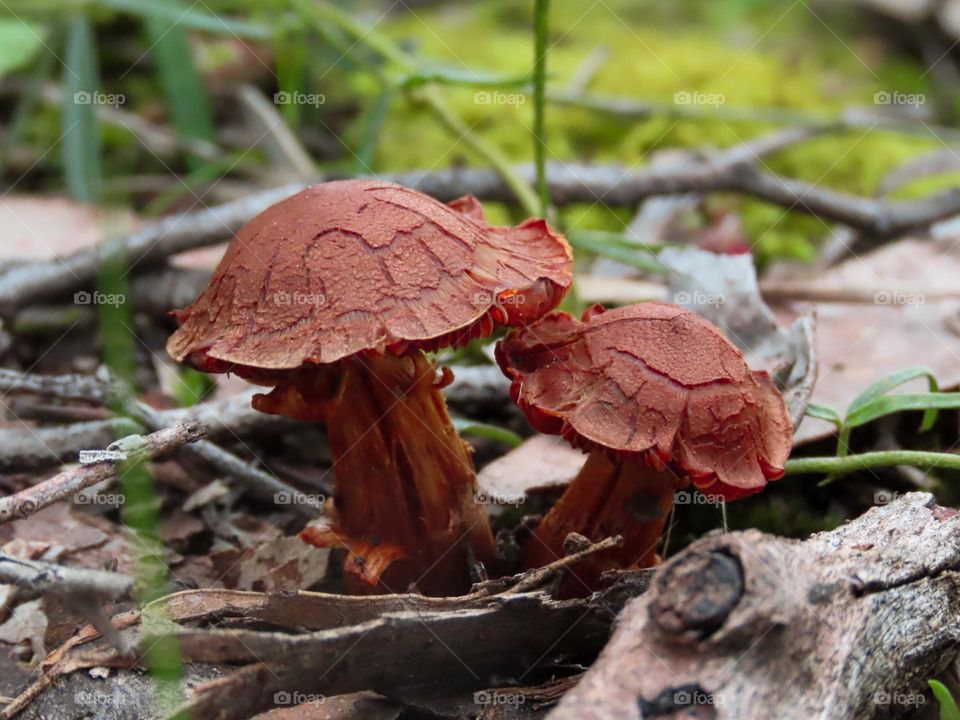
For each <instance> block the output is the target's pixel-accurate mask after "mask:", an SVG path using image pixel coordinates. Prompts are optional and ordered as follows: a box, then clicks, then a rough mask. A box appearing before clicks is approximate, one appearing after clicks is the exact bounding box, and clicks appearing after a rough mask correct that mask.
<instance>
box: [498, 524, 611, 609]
mask: <svg viewBox="0 0 960 720" xmlns="http://www.w3.org/2000/svg"><path fill="white" fill-rule="evenodd" d="M584 540H586V541H587V547H585V548H583V549H581V550H577V551H576V552H572V553H569V554H567V555H564V556H563V557H562V558H560V559H559V560H554V561H553V562H552V563H550V564H549V565H544V566H543V567H540V568H536V569H535V570H531V571H530V572H528V573H526V574H524V575H523V576H522V577H521V578H520V580H519V582H517V584H516V585H514V586H513V587H512V588H510V589H509V590H506V591H504V593H503V594H504V595H514V594H516V593H522V592H530V591H531V590H534V589H536V588H539V587H543V585H545V584H546V583H548V582H550V580H552V579H553V578H555V577H557V576H558V575H560V574H561V573H562V572H563V571H565V570H567V569H568V568H570V567H572V566H573V565H576V564H577V563H578V562H580V561H581V560H583V559H584V558H585V557H588V556H590V555H593V554H594V553H598V552H603V551H604V550H609V549H610V548H615V547H620V546H621V545H623V538H622V537H621V536H620V535H617V536H616V537H609V538H604V539H603V540H601V541H600V542H597V543H591V542H590V541H589V540H587V539H586V538H584Z"/></svg>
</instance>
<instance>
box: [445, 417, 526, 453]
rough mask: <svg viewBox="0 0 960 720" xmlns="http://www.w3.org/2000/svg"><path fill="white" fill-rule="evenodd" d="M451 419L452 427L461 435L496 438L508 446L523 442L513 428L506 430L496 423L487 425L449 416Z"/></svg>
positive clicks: (515, 445)
mask: <svg viewBox="0 0 960 720" xmlns="http://www.w3.org/2000/svg"><path fill="white" fill-rule="evenodd" d="M451 421H452V422H453V427H454V428H456V430H457V432H458V433H460V434H461V435H473V436H474V437H482V438H487V439H488V440H496V441H497V442H502V443H504V444H506V445H509V446H510V447H517V446H518V445H520V443H522V442H523V438H522V437H520V436H519V435H517V434H516V433H515V432H513V430H507V429H506V428H502V427H497V426H496V425H489V424H487V423H482V422H476V421H474V420H467V419H464V418H451Z"/></svg>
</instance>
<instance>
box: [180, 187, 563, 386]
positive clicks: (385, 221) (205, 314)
mask: <svg viewBox="0 0 960 720" xmlns="http://www.w3.org/2000/svg"><path fill="white" fill-rule="evenodd" d="M572 272H573V261H572V255H571V251H570V247H569V245H568V244H567V242H566V240H565V239H564V238H563V236H561V235H559V234H558V233H556V232H554V231H553V230H552V229H551V228H550V226H549V225H548V224H547V223H546V222H545V221H543V220H528V221H526V222H524V223H522V224H521V225H518V226H517V227H512V228H500V227H492V226H490V225H489V224H487V222H486V219H485V217H484V213H483V209H482V207H481V206H480V204H479V203H478V202H477V201H476V199H474V198H472V197H465V198H461V199H460V200H457V201H454V202H453V203H451V204H450V205H444V204H443V203H440V202H438V201H437V200H434V199H433V198H431V197H429V196H427V195H424V194H423V193H420V192H417V191H415V190H411V189H409V188H405V187H402V186H400V185H394V184H392V183H386V182H381V181H378V180H343V181H337V182H329V183H324V184H321V185H315V186H313V187H309V188H307V189H305V190H303V191H301V192H299V193H297V194H296V195H294V196H293V197H290V198H288V199H286V200H284V201H282V202H280V203H277V204H276V205H273V206H272V207H270V208H268V209H267V210H265V211H264V212H262V213H261V214H260V215H258V216H257V217H255V218H254V219H253V220H251V221H250V222H249V223H248V224H247V225H246V226H244V227H243V228H242V229H241V230H240V232H238V233H237V235H236V237H235V238H234V239H233V241H232V242H231V244H230V247H229V248H228V250H227V252H226V254H225V255H224V257H223V259H222V260H221V261H220V264H219V265H218V266H217V269H216V271H215V272H214V275H213V278H212V279H211V281H210V284H209V286H208V287H207V288H206V290H204V292H203V293H202V294H201V295H200V297H199V298H198V299H197V300H196V301H195V302H194V303H193V304H192V305H190V306H189V307H187V308H186V309H184V310H180V311H176V312H174V315H175V317H176V318H177V320H178V321H179V322H180V327H179V329H178V330H177V331H176V332H174V334H173V335H172V336H171V337H170V340H169V342H168V343H167V351H168V352H169V353H170V355H171V356H172V357H173V358H174V359H175V360H177V361H179V362H183V361H186V362H187V363H189V364H191V365H193V366H194V367H197V368H199V369H202V370H208V371H225V370H230V369H236V370H237V371H238V372H241V374H243V369H244V368H246V369H247V370H248V371H249V370H251V369H257V370H268V371H270V370H288V369H293V368H298V367H300V366H302V365H304V364H305V363H307V364H309V363H333V362H336V361H337V360H340V359H342V358H346V357H348V356H351V355H354V354H356V353H361V352H364V351H370V352H385V351H392V352H403V351H405V350H408V349H411V348H421V349H426V350H432V349H436V348H438V347H442V346H445V345H453V344H460V343H464V342H466V341H468V340H469V339H470V338H472V337H476V336H479V335H488V334H489V333H490V332H491V331H492V330H493V328H494V327H496V326H497V325H500V324H511V325H514V324H521V323H526V322H531V321H533V320H535V319H537V318H539V317H540V316H541V315H543V314H544V313H546V312H548V311H549V310H551V309H553V308H554V307H556V305H557V304H558V303H559V302H560V300H561V299H562V298H563V295H564V294H565V293H566V291H567V289H568V288H569V286H570V283H571V280H572ZM247 374H248V375H249V374H251V373H250V372H248V373H247Z"/></svg>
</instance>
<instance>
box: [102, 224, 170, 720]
mask: <svg viewBox="0 0 960 720" xmlns="http://www.w3.org/2000/svg"><path fill="white" fill-rule="evenodd" d="M101 248H102V254H103V256H102V261H101V263H100V269H99V272H98V274H97V288H98V290H99V291H100V297H102V298H105V299H108V300H106V301H101V302H99V303H98V305H97V311H98V315H99V320H100V327H99V342H100V348H101V353H102V359H103V363H104V365H105V366H106V367H108V368H109V369H110V371H111V373H112V374H113V375H114V376H115V377H117V378H120V379H122V380H123V381H124V382H121V383H117V384H116V385H115V386H114V388H115V390H114V391H115V393H116V396H115V397H113V398H112V399H111V402H110V405H111V407H112V408H113V410H114V411H115V412H116V413H117V414H118V415H125V416H127V417H129V413H127V412H126V408H127V407H129V406H130V405H131V404H132V401H133V396H134V391H133V390H132V388H133V380H134V376H135V373H136V366H137V337H136V335H135V334H134V331H133V327H134V320H133V308H132V307H131V304H130V303H129V302H128V299H129V298H130V287H129V283H128V282H127V275H128V273H127V270H128V266H127V259H126V256H125V255H124V253H123V250H122V246H121V245H120V244H119V243H114V242H110V241H108V242H106V243H104V244H103V245H101ZM118 477H119V482H120V488H121V490H122V496H123V498H124V500H123V504H122V506H121V517H122V518H123V522H124V524H125V525H126V526H127V527H128V528H129V529H130V530H131V533H130V535H129V537H130V538H131V540H132V541H133V542H132V543H131V548H130V550H131V555H132V556H133V557H134V559H135V562H136V566H135V567H136V574H137V601H138V602H139V603H141V604H146V603H148V602H150V601H151V600H154V599H156V598H157V597H159V596H161V595H163V594H165V593H167V592H168V591H169V582H168V580H169V578H168V573H167V566H166V564H165V562H164V556H165V553H164V548H163V543H162V541H161V540H160V535H159V512H158V511H159V500H158V498H157V494H156V488H155V482H154V477H153V475H152V473H151V472H150V468H149V465H148V464H147V463H146V462H144V461H143V460H138V461H133V462H128V463H124V464H123V465H122V466H121V469H120V471H119V473H118ZM146 647H147V651H146V652H145V661H146V665H147V668H148V669H149V672H150V676H151V678H152V679H153V681H154V690H155V693H154V697H155V700H156V703H157V705H158V709H159V710H160V711H161V712H160V713H159V714H160V715H166V714H167V713H168V712H169V711H170V710H171V709H172V708H174V707H176V706H177V705H178V704H179V703H180V700H181V698H182V695H183V692H182V687H181V680H182V675H183V665H182V662H181V659H180V648H179V646H178V644H177V640H176V638H175V637H174V636H173V635H169V634H166V635H164V634H160V635H159V636H153V637H151V638H150V639H149V641H148V642H147V644H146Z"/></svg>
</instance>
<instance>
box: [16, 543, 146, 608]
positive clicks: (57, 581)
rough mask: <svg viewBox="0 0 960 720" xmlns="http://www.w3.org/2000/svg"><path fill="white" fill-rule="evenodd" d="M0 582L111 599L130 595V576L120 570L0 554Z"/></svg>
mask: <svg viewBox="0 0 960 720" xmlns="http://www.w3.org/2000/svg"><path fill="white" fill-rule="evenodd" d="M0 582H5V583H12V584H14V585H19V586H20V587H23V588H26V589H28V590H32V591H33V592H37V593H50V592H56V593H61V594H71V593H74V594H79V595H88V596H89V595H94V596H98V597H102V598H108V599H111V600H121V599H125V598H129V597H130V596H131V593H132V591H133V578H130V577H128V576H126V575H121V574H119V573H113V572H106V571H103V570H89V569H87V568H72V567H66V566H63V565H54V564H52V563H46V562H40V561H37V560H25V559H23V558H18V557H13V556H12V555H7V554H6V553H0Z"/></svg>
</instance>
